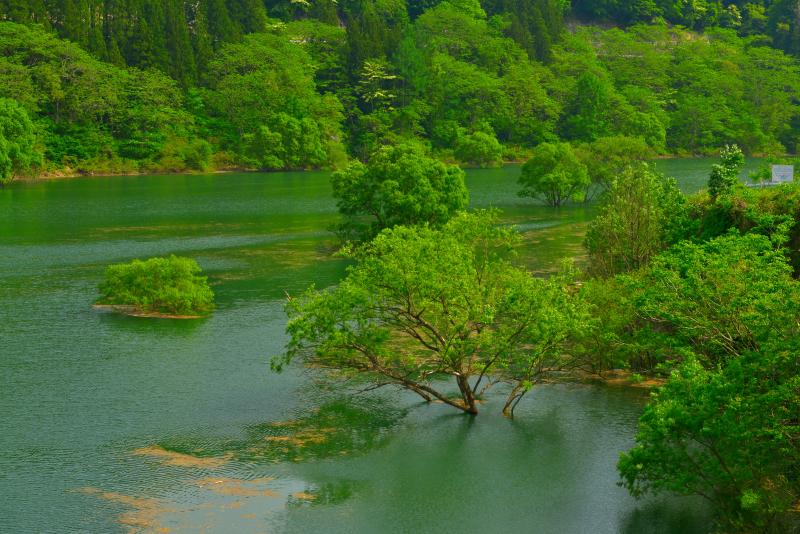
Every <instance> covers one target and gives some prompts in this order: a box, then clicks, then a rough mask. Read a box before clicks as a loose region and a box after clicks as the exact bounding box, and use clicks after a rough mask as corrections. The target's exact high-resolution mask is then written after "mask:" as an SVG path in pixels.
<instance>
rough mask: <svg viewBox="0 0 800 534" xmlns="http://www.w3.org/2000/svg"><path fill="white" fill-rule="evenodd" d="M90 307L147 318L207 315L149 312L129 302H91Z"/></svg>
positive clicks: (179, 317)
mask: <svg viewBox="0 0 800 534" xmlns="http://www.w3.org/2000/svg"><path fill="white" fill-rule="evenodd" d="M92 308H94V309H96V310H101V311H106V312H115V313H120V314H123V315H127V316H129V317H142V318H147V319H180V320H186V319H205V318H206V317H208V315H174V314H170V313H163V312H149V311H145V310H142V309H141V308H139V307H138V306H132V305H129V304H92Z"/></svg>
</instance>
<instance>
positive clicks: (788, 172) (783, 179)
mask: <svg viewBox="0 0 800 534" xmlns="http://www.w3.org/2000/svg"><path fill="white" fill-rule="evenodd" d="M793 181H794V165H773V166H772V183H773V184H785V183H791V182H793Z"/></svg>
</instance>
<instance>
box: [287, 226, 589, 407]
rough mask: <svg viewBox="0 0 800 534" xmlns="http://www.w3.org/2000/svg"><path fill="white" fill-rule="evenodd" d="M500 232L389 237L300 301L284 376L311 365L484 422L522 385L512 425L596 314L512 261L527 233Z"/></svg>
mask: <svg viewBox="0 0 800 534" xmlns="http://www.w3.org/2000/svg"><path fill="white" fill-rule="evenodd" d="M496 223H497V220H496V217H495V216H493V215H492V214H487V213H478V214H472V215H469V214H463V213H462V214H459V215H457V216H456V217H455V218H453V219H452V220H451V221H450V222H449V223H447V224H446V225H445V226H444V227H443V228H442V229H441V230H436V229H433V228H430V227H403V226H400V227H396V228H394V229H389V230H385V231H383V232H382V233H381V234H380V235H378V236H377V237H376V238H375V240H373V241H372V242H371V243H369V244H367V245H365V246H364V247H363V248H361V249H360V250H359V251H358V252H357V253H355V254H354V255H352V256H351V257H353V258H354V259H356V260H357V263H356V265H355V266H352V267H350V268H349V270H348V274H347V277H346V278H345V279H344V280H343V281H342V282H341V283H340V284H339V285H338V286H337V287H336V288H334V289H331V290H328V291H317V290H314V289H313V288H312V289H311V290H309V291H308V292H307V293H306V294H305V295H304V296H302V297H300V298H293V299H290V300H289V302H288V304H287V313H288V314H289V324H288V326H287V332H288V333H289V335H290V341H289V344H288V346H287V351H286V353H285V354H284V355H283V356H280V357H277V358H276V359H274V360H273V366H274V367H276V368H280V367H282V366H284V365H286V364H287V363H289V362H290V361H292V360H293V359H294V358H302V359H304V360H305V361H307V362H313V363H315V364H316V365H320V366H323V367H326V368H330V369H334V370H337V371H339V372H341V373H344V374H345V375H346V376H349V375H358V376H362V377H364V378H369V379H371V380H373V381H374V382H375V383H376V384H391V385H395V386H399V387H403V388H406V389H409V390H411V391H414V392H416V393H417V394H419V395H420V396H421V397H423V398H424V399H425V400H428V401H430V400H433V399H438V400H440V401H442V402H444V403H445V404H448V405H451V406H453V407H455V408H457V409H459V410H463V411H465V412H467V413H472V414H474V413H477V412H478V404H477V400H478V398H479V397H480V395H481V394H482V392H483V391H485V389H486V387H488V386H490V385H491V384H492V383H494V382H496V381H497V380H501V381H504V382H509V383H510V384H511V393H510V394H509V397H508V399H507V402H506V405H505V411H506V413H508V414H509V415H510V414H511V413H512V412H513V408H514V406H516V404H517V403H518V402H519V399H521V398H522V396H523V395H524V394H525V392H527V391H528V390H529V389H530V388H531V387H532V386H533V385H534V384H535V383H537V382H538V381H539V380H542V379H544V378H545V377H546V376H548V374H549V373H551V372H553V371H556V370H558V369H560V368H562V367H563V366H565V365H568V363H569V362H568V358H567V357H566V356H564V354H563V350H562V349H563V347H564V345H565V343H566V340H567V337H568V333H569V332H570V331H571V330H572V329H573V328H579V327H580V325H582V324H583V323H584V322H585V321H586V313H585V309H584V308H583V307H582V306H581V304H580V301H577V300H574V299H572V297H571V294H570V293H569V291H568V290H567V288H566V287H565V281H566V279H565V278H560V277H557V278H553V279H551V280H543V279H538V278H533V277H532V276H531V275H530V274H529V273H527V272H526V271H524V270H522V269H519V268H517V267H514V266H513V265H512V264H511V263H510V262H509V261H508V259H507V256H508V254H509V251H510V249H511V248H512V247H513V246H514V245H515V243H516V242H517V239H518V238H517V235H516V234H515V232H514V231H513V230H512V229H509V228H507V227H500V226H498V225H497V224H496ZM495 370H496V371H497V373H498V374H497V375H496V376H491V375H490V373H492V372H493V371H495ZM442 379H448V380H447V381H446V382H442ZM444 385H449V386H452V385H454V386H455V387H456V388H457V389H456V391H457V395H456V396H455V397H453V396H451V395H450V394H449V390H448V389H442V388H443V387H444Z"/></svg>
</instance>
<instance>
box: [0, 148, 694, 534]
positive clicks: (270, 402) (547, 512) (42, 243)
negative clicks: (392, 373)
mask: <svg viewBox="0 0 800 534" xmlns="http://www.w3.org/2000/svg"><path fill="white" fill-rule="evenodd" d="M672 163H675V162H672ZM679 170H680V169H679ZM518 172H519V169H518V167H507V168H504V169H498V170H488V171H470V172H469V176H468V183H469V188H470V191H471V197H472V201H473V205H474V206H480V207H489V206H494V207H499V208H501V209H503V210H504V219H505V220H506V221H507V222H510V223H515V224H517V225H518V226H519V228H520V229H521V231H522V232H523V234H524V236H525V243H526V248H525V251H524V253H523V260H524V262H525V263H526V264H527V265H528V266H529V267H530V268H531V269H532V270H534V271H537V272H546V271H549V270H552V269H554V268H556V267H557V265H558V262H559V261H560V259H561V258H564V257H577V258H578V261H580V257H581V254H582V251H581V241H582V236H583V233H584V231H585V227H586V224H587V222H588V220H590V218H591V216H592V214H593V213H594V208H593V207H591V206H588V207H587V206H572V207H566V208H561V209H558V210H554V209H550V208H544V207H541V206H536V205H535V204H534V203H532V202H530V201H529V200H524V199H520V198H518V197H517V196H516V191H517V186H516V183H515V180H516V177H517V174H518ZM698 176H699V175H698ZM682 183H688V182H682ZM692 183H694V182H692ZM688 187H695V186H694V185H691V184H690V185H689V186H688ZM336 220H337V217H336V212H335V204H334V201H333V200H332V199H331V197H330V187H329V184H328V175H327V174H326V173H273V174H225V175H211V176H146V177H115V178H86V179H77V180H60V181H48V182H38V183H24V184H14V185H13V186H11V187H8V188H5V189H2V190H0V341H1V342H2V345H1V346H2V350H1V351H0V412H2V414H3V416H2V418H0V495H2V496H3V499H2V500H0V531H2V532H128V531H133V532H139V531H141V532H151V531H152V532H158V531H160V530H159V529H170V531H171V532H198V531H201V530H202V529H205V531H206V532H343V533H344V532H346V533H354V532H449V531H454V530H458V531H461V532H509V531H512V530H513V531H522V532H562V533H583V532H586V533H590V532H591V533H613V532H631V533H634V532H636V533H693V532H705V531H706V524H707V518H706V516H705V514H704V511H703V508H702V506H700V505H699V504H698V503H697V502H696V501H694V500H691V499H678V498H659V499H651V500H648V501H644V502H636V501H634V500H633V499H631V498H630V497H629V496H628V495H627V494H626V492H625V491H624V490H622V489H621V488H619V487H618V486H617V485H616V484H617V481H618V476H617V473H616V470H615V464H616V461H617V458H618V455H619V452H620V451H622V450H625V449H626V448H628V447H630V446H631V444H632V439H633V434H634V431H635V423H636V418H637V417H638V415H639V413H640V412H641V409H642V406H643V404H644V402H646V396H645V395H644V394H642V393H641V392H640V391H635V390H627V389H614V388H602V387H592V386H569V387H568V386H552V387H541V388H539V389H537V390H535V391H534V392H533V393H532V394H531V395H530V397H529V398H527V399H526V400H525V401H524V402H523V403H522V405H520V408H519V409H518V416H517V418H516V419H515V420H514V421H509V420H507V419H504V418H502V417H500V416H499V415H498V413H499V407H498V406H497V401H496V400H495V399H494V398H492V399H490V400H489V402H488V403H487V405H486V406H484V409H483V412H484V413H482V414H481V415H480V416H478V417H477V418H474V419H473V418H469V417H465V416H462V415H460V414H457V413H454V412H453V411H452V409H449V408H447V407H444V406H441V405H438V404H432V405H421V404H419V403H418V402H417V401H416V399H415V398H413V397H410V396H408V395H406V394H403V393H399V392H392V391H386V392H382V393H381V392H379V393H377V394H372V393H371V394H364V395H359V396H357V397H355V398H353V397H352V396H350V395H349V394H348V391H347V390H344V389H343V388H342V387H340V386H339V385H338V384H337V383H332V382H331V381H329V380H326V379H325V377H324V376H320V375H319V373H317V372H315V371H313V370H304V369H298V368H294V369H290V370H288V371H287V372H285V373H284V374H281V375H276V374H273V373H271V372H270V371H269V357H270V356H271V355H273V354H277V353H279V352H280V351H281V350H282V347H283V344H284V342H285V335H284V332H283V329H284V325H285V316H284V314H283V311H282V303H283V298H284V295H285V292H289V293H295V292H298V291H301V290H303V289H305V288H306V287H307V286H308V285H310V284H312V283H314V284H316V285H317V286H318V287H326V286H329V285H332V284H335V283H336V282H337V281H338V280H339V279H340V278H341V277H342V275H343V273H344V269H345V267H346V266H345V264H344V263H343V262H342V261H341V260H339V259H335V258H332V257H331V252H332V251H333V250H334V249H335V246H336V243H335V241H334V240H333V238H332V236H331V234H330V233H329V232H328V228H330V226H331V225H332V224H334V223H335V222H336ZM164 254H181V255H186V256H190V257H194V258H196V259H197V260H198V261H199V262H200V263H201V265H202V266H203V267H204V268H205V269H206V271H207V272H208V273H209V275H210V280H211V282H212V284H213V286H214V290H215V292H216V294H217V303H218V309H217V310H216V312H215V313H214V314H213V316H211V317H210V318H208V319H206V320H199V321H165V320H157V319H142V318H130V317H125V316H120V315H115V314H110V313H106V312H101V311H97V310H94V309H92V308H91V303H92V301H93V300H94V299H95V298H96V296H97V295H96V285H97V283H98V282H99V281H100V279H101V277H102V273H103V270H104V268H105V266H106V265H108V264H109V263H113V262H120V261H127V260H130V259H132V258H134V257H140V258H144V257H149V256H154V255H164ZM153 447H166V448H168V449H170V450H176V451H183V452H184V453H190V454H193V455H195V456H200V457H209V458H211V460H209V461H208V462H206V463H203V462H200V463H196V464H191V463H190V464H186V462H183V463H182V462H181V457H164V456H158V455H157V454H156V455H153V454H149V453H152V452H153V451H154V450H155V451H158V450H159V449H154V448H153ZM148 451H149V453H148ZM162 531H163V530H162Z"/></svg>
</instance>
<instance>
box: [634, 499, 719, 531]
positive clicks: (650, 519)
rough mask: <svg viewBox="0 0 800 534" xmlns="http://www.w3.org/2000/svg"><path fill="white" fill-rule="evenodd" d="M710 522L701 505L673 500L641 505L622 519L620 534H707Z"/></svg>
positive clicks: (691, 500)
mask: <svg viewBox="0 0 800 534" xmlns="http://www.w3.org/2000/svg"><path fill="white" fill-rule="evenodd" d="M712 521H713V520H712V517H711V515H710V513H709V512H708V510H706V509H704V507H703V504H702V503H699V502H697V501H696V500H694V499H691V498H686V497H683V498H679V497H673V498H668V499H665V500H660V501H655V502H644V503H641V504H640V505H639V506H637V507H636V508H634V509H633V510H632V511H630V512H629V513H628V514H627V516H626V517H625V518H624V519H623V520H622V523H621V525H620V534H678V533H679V534H707V533H709V532H712V530H713V529H712V527H713V522H712Z"/></svg>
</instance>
